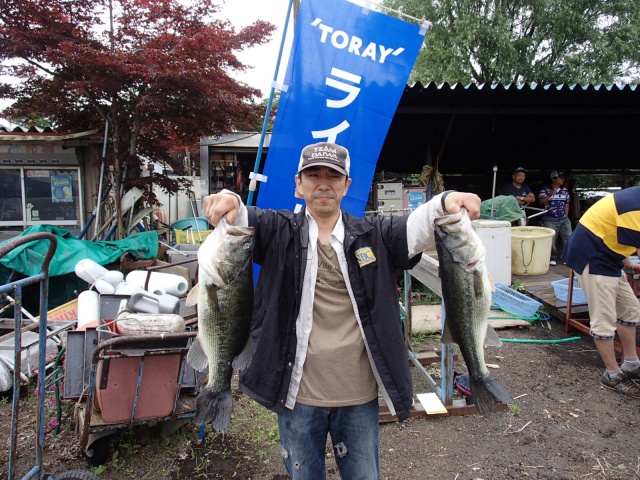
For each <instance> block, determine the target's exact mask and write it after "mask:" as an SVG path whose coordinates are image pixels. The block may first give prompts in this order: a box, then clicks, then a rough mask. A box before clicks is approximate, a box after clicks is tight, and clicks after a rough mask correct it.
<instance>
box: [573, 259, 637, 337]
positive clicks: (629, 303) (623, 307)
mask: <svg viewBox="0 0 640 480" xmlns="http://www.w3.org/2000/svg"><path fill="white" fill-rule="evenodd" d="M576 276H577V277H578V280H579V281H580V286H581V287H582V290H583V292H584V294H585V295H586V297H587V302H588V304H589V318H590V327H591V336H592V337H594V338H601V339H604V340H613V338H614V337H615V334H616V323H620V324H622V325H629V326H638V323H640V302H638V297H636V296H635V295H634V293H633V290H632V289H631V285H629V282H627V277H626V275H625V273H624V272H623V271H622V270H621V271H620V276H619V277H608V276H606V275H591V274H590V273H589V265H587V266H586V267H585V269H584V271H583V272H582V274H581V275H579V274H578V273H577V272H576Z"/></svg>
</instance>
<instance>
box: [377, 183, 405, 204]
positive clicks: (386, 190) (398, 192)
mask: <svg viewBox="0 0 640 480" xmlns="http://www.w3.org/2000/svg"><path fill="white" fill-rule="evenodd" d="M375 188H376V199H377V200H402V182H391V183H376V184H375Z"/></svg>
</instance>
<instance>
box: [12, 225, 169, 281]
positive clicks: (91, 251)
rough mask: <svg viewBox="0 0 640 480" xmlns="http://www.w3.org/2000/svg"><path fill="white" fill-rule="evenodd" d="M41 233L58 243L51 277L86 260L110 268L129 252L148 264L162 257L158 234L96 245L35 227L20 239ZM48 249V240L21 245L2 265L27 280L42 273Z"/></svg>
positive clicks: (61, 231) (60, 230) (65, 232)
mask: <svg viewBox="0 0 640 480" xmlns="http://www.w3.org/2000/svg"><path fill="white" fill-rule="evenodd" d="M39 232H49V233H51V234H53V235H55V237H56V238H57V240H58V248H57V249H56V252H55V254H54V255H53V259H52V261H51V264H50V266H49V275H50V276H52V277H53V276H56V275H65V274H67V273H71V272H74V271H75V267H76V263H78V262H79V261H80V260H83V259H85V258H88V259H90V260H93V261H94V262H96V263H98V264H100V265H106V264H108V263H112V262H116V261H117V260H118V259H119V258H120V256H121V255H122V254H123V253H125V252H129V253H130V254H131V255H132V256H133V257H135V258H136V259H137V260H147V259H151V258H155V257H156V256H157V255H158V232H156V231H155V230H152V231H150V232H142V233H137V234H135V235H131V236H130V237H127V238H125V239H123V240H115V241H110V242H92V241H90V240H79V239H77V238H76V237H74V236H73V235H72V234H71V232H69V231H68V230H65V229H63V228H58V227H54V226H51V225H34V226H31V227H29V228H27V229H26V230H25V231H24V232H22V233H21V234H20V236H24V235H29V234H31V233H39ZM11 241H13V239H9V240H6V241H4V242H2V243H0V246H3V245H5V244H7V243H8V242H11ZM48 248H49V241H48V240H36V241H33V242H29V243H26V244H24V245H20V246H19V247H17V248H14V249H13V250H11V251H10V252H9V253H7V254H6V255H5V256H4V257H2V258H1V259H0V264H1V265H3V266H4V267H6V268H8V269H10V270H16V271H17V272H20V273H22V274H23V275H26V276H32V275H37V274H39V273H40V272H41V271H42V261H43V259H44V256H45V254H46V253H47V249H48Z"/></svg>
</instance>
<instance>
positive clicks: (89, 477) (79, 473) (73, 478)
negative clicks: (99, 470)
mask: <svg viewBox="0 0 640 480" xmlns="http://www.w3.org/2000/svg"><path fill="white" fill-rule="evenodd" d="M51 478H53V477H51ZM55 480H100V477H99V476H97V475H96V474H94V473H93V472H89V471H87V470H69V471H68V472H64V473H63V474H61V475H58V476H57V477H55Z"/></svg>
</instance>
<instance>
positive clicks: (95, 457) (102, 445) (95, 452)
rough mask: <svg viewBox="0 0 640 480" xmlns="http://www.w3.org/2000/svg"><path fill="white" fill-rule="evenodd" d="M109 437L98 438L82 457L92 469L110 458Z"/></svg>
mask: <svg viewBox="0 0 640 480" xmlns="http://www.w3.org/2000/svg"><path fill="white" fill-rule="evenodd" d="M109 437H110V435H107V436H106V437H100V438H98V439H97V440H96V441H95V442H93V443H92V444H91V445H89V447H88V448H87V449H86V451H83V452H82V456H83V457H84V458H85V459H86V460H87V463H88V464H89V465H91V466H92V467H97V466H99V465H103V464H105V463H106V462H107V457H108V456H109Z"/></svg>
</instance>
